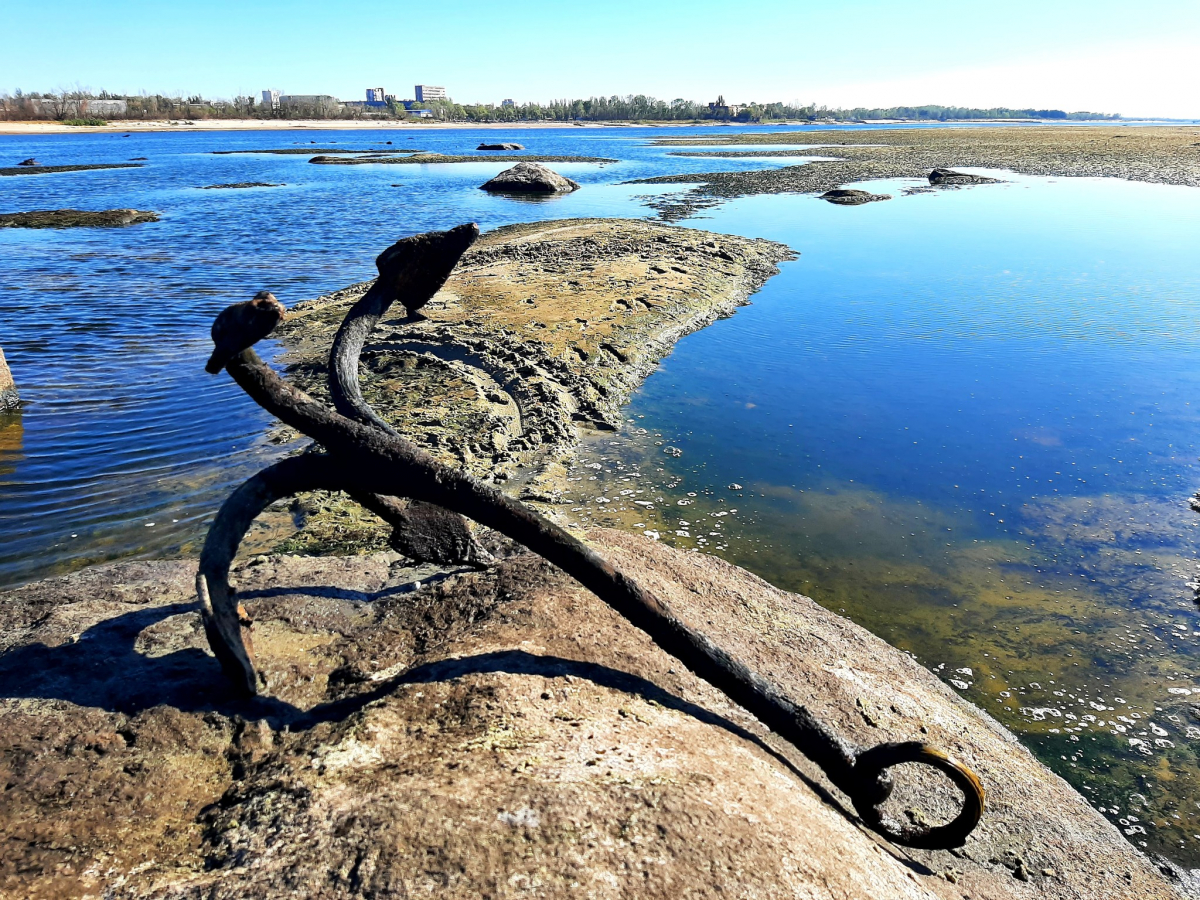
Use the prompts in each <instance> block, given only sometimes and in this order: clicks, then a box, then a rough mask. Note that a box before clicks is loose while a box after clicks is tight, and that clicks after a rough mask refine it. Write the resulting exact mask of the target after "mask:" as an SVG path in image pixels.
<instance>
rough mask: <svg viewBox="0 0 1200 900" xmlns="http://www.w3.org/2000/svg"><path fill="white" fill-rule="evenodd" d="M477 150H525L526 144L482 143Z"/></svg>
mask: <svg viewBox="0 0 1200 900" xmlns="http://www.w3.org/2000/svg"><path fill="white" fill-rule="evenodd" d="M475 149H476V150H524V149H525V145H524V144H480V145H479V146H478V147H476V148H475Z"/></svg>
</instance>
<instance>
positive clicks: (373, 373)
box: [275, 219, 794, 543]
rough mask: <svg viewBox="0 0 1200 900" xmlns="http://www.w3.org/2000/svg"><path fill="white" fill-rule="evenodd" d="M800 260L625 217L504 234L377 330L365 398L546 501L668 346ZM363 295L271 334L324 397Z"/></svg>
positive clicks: (495, 234)
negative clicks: (578, 451) (588, 433)
mask: <svg viewBox="0 0 1200 900" xmlns="http://www.w3.org/2000/svg"><path fill="white" fill-rule="evenodd" d="M793 256H794V254H793V253H792V252H791V251H790V250H789V249H788V248H787V247H786V246H784V245H782V244H777V243H774V242H772V241H764V240H750V239H747V238H741V237H736V236H732V235H722V234H713V233H710V232H703V231H696V230H693V229H687V228H675V227H671V226H666V225H660V224H652V223H648V222H644V221H637V220H627V219H568V220H559V221H551V222H538V223H532V224H528V225H514V226H508V227H505V228H499V229H496V230H495V231H492V232H488V233H486V234H484V235H483V236H481V237H480V239H479V240H478V241H477V242H476V243H475V245H474V246H473V247H472V248H471V249H470V250H468V251H467V253H466V254H464V255H463V258H462V259H461V260H460V262H459V264H458V266H457V267H456V268H455V270H454V272H453V274H452V275H451V276H450V278H449V280H448V281H447V282H446V284H445V286H444V287H443V288H442V290H441V291H440V292H439V293H438V294H436V295H435V296H434V297H433V299H432V300H431V301H430V302H429V304H428V305H427V306H425V307H424V308H423V309H422V310H421V312H422V313H423V314H424V315H425V316H426V319H425V320H424V321H420V322H413V321H409V320H407V319H406V318H405V316H404V313H403V311H402V310H401V311H399V312H393V313H389V315H388V316H387V317H385V318H384V319H383V320H382V321H381V322H380V324H379V326H378V327H377V328H376V330H375V332H374V334H375V335H377V337H372V339H371V340H370V341H369V342H368V343H367V346H366V348H365V351H364V354H363V360H362V364H361V366H360V371H361V373H362V374H361V377H362V381H363V390H364V393H365V394H366V396H367V397H368V399H369V400H370V402H371V404H372V406H374V407H375V409H376V410H377V411H378V412H379V414H380V415H381V416H383V417H384V418H385V419H386V420H387V421H388V422H389V423H390V424H392V425H393V427H395V428H396V429H398V430H399V431H401V432H402V433H403V434H404V435H405V436H406V437H408V438H409V439H411V440H413V441H415V442H416V443H418V444H419V445H421V446H422V447H424V448H425V449H426V450H429V451H430V452H431V453H433V454H435V455H437V456H439V457H440V458H441V459H442V460H443V461H445V462H447V463H450V464H453V465H457V466H464V467H466V468H467V469H468V470H470V471H471V472H472V473H473V474H475V475H476V476H478V477H481V478H485V479H488V480H493V481H504V482H508V481H512V482H515V483H519V484H521V485H522V494H523V496H524V497H525V498H526V499H541V500H546V499H550V498H553V497H555V496H557V494H558V493H559V492H560V491H561V490H562V488H563V487H564V485H565V481H564V479H565V476H566V471H565V468H564V465H563V464H564V462H565V461H566V460H567V459H568V458H569V456H570V454H571V453H572V452H573V450H574V447H575V444H576V441H577V440H578V439H579V436H580V434H581V431H582V430H594V429H601V430H611V429H613V428H615V427H616V423H617V422H618V421H619V412H618V411H619V409H620V406H621V404H623V403H624V402H625V400H626V399H627V398H628V397H629V395H630V394H631V393H632V392H633V390H634V389H635V388H636V387H637V386H638V385H639V384H640V383H641V381H642V379H643V378H645V377H646V375H648V374H649V373H650V372H651V371H652V370H653V369H654V367H655V365H656V364H657V362H658V360H659V359H660V358H661V357H662V356H664V355H665V354H666V353H668V352H669V351H670V348H671V347H672V346H673V345H674V343H675V341H677V340H678V339H679V338H681V337H682V336H683V335H685V334H688V333H689V332H691V331H694V330H696V329H698V328H701V327H703V326H704V325H706V324H708V323H709V322H711V321H713V320H714V319H716V318H718V317H720V316H724V315H729V314H730V313H732V312H733V311H734V310H735V309H737V307H738V306H740V305H742V304H744V303H746V302H748V297H749V295H750V294H751V293H753V292H754V291H755V290H757V289H758V288H759V287H760V286H761V285H762V283H763V282H764V281H766V279H767V278H769V277H770V276H771V275H773V274H775V272H777V271H778V269H777V268H776V264H777V263H778V262H780V261H781V260H784V259H790V258H792V257H793ZM368 286H369V285H367V284H361V285H355V286H354V287H352V288H348V289H346V290H343V291H338V292H336V293H335V294H331V295H329V296H327V297H321V298H317V299H316V300H311V301H305V302H303V303H300V304H297V305H296V306H295V307H294V308H293V309H292V311H291V313H290V314H289V316H288V318H287V320H286V321H285V322H284V323H283V324H282V326H281V327H280V328H279V329H277V330H276V332H275V334H276V336H277V337H278V338H279V340H280V341H281V342H282V343H283V345H284V346H285V347H286V348H288V349H287V353H286V355H285V356H284V357H283V361H284V362H286V363H288V364H289V374H290V376H291V377H292V378H294V379H295V380H296V381H297V383H298V384H299V385H300V386H302V387H303V388H304V389H305V390H308V391H310V392H312V393H314V394H315V395H317V396H324V394H323V393H322V392H323V391H324V390H325V388H324V384H325V383H326V379H325V375H324V372H325V365H326V360H327V358H328V355H329V346H330V342H331V341H332V340H333V335H334V334H335V333H336V331H337V328H338V326H339V325H340V323H341V319H342V317H343V316H344V315H345V314H346V311H347V309H348V308H349V307H350V305H351V304H352V303H354V302H355V301H356V300H357V299H358V298H359V297H361V296H362V294H363V293H364V292H365V291H366V289H367V287H368ZM330 507H332V508H333V509H336V510H337V511H338V513H339V514H341V513H345V514H346V515H348V516H351V517H352V516H354V515H355V513H354V512H353V511H352V510H350V509H347V508H344V507H343V506H341V505H340V504H338V503H337V502H336V501H327V500H324V499H323V500H321V501H320V502H319V503H314V506H313V509H314V510H316V512H315V518H314V519H313V520H312V522H311V527H310V526H309V525H306V531H305V532H304V533H303V534H304V535H305V539H307V536H309V535H313V534H315V533H317V532H320V531H321V530H322V527H323V526H321V522H327V523H328V525H329V528H330V529H331V530H332V529H333V528H334V527H336V526H338V525H339V523H341V524H342V525H344V524H346V523H347V522H348V520H347V519H346V518H342V517H340V516H335V515H334V514H333V513H332V512H331V511H330ZM371 527H375V526H374V525H372V526H371ZM320 543H323V541H322V542H320Z"/></svg>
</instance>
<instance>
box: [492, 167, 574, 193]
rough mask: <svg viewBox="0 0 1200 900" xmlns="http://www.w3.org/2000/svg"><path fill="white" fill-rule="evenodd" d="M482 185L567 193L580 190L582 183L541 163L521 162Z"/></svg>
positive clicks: (517, 190) (507, 188)
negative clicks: (565, 176)
mask: <svg viewBox="0 0 1200 900" xmlns="http://www.w3.org/2000/svg"><path fill="white" fill-rule="evenodd" d="M481 187H482V189H483V190H485V191H500V192H509V193H521V194H566V193H570V192H571V191H577V190H579V188H580V187H581V185H580V184H579V182H577V181H572V180H571V179H570V178H564V177H563V176H562V175H559V174H558V173H557V172H555V171H554V170H553V169H549V168H547V167H546V166H543V165H542V164H541V163H535V162H519V163H517V164H516V165H515V166H513V167H512V168H511V169H505V170H504V171H503V172H501V173H500V174H499V175H497V176H496V177H495V178H493V179H492V180H491V181H489V182H488V183H487V184H484V185H482V186H481Z"/></svg>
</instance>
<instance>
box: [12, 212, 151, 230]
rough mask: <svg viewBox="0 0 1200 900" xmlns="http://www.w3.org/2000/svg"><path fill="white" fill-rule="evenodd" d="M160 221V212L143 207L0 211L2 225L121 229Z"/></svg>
mask: <svg viewBox="0 0 1200 900" xmlns="http://www.w3.org/2000/svg"><path fill="white" fill-rule="evenodd" d="M157 221H158V213H156V212H147V211H146V210H141V209H101V210H86V209H35V210H31V211H30V212H19V213H0V228H120V227H122V226H125V225H134V224H137V223H138V222H157Z"/></svg>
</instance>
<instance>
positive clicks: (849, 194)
mask: <svg viewBox="0 0 1200 900" xmlns="http://www.w3.org/2000/svg"><path fill="white" fill-rule="evenodd" d="M821 199H822V200H828V201H829V202H830V203H836V204H838V205H839V206H858V205H860V204H862V203H873V202H875V201H876V200H891V199H892V195H891V194H872V193H871V192H870V191H858V190H854V189H853V188H834V189H833V190H832V191H826V192H825V193H823V194H822V195H821Z"/></svg>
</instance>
